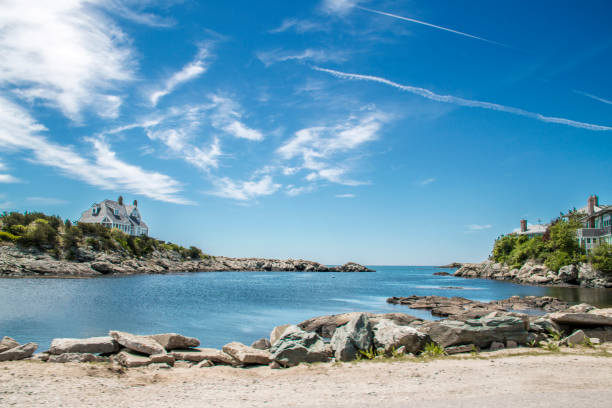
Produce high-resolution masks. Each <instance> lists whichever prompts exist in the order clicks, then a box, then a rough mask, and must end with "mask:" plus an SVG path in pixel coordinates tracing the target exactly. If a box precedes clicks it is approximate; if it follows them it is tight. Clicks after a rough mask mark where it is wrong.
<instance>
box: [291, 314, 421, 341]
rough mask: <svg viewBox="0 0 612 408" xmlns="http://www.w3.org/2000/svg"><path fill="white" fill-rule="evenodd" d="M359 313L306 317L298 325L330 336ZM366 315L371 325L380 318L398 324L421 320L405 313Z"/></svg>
mask: <svg viewBox="0 0 612 408" xmlns="http://www.w3.org/2000/svg"><path fill="white" fill-rule="evenodd" d="M359 314H360V313H359V312H351V313H342V314H337V315H329V316H318V317H313V318H312V319H308V320H305V321H303V322H301V323H299V324H298V327H300V328H301V329H302V330H305V331H307V332H315V333H317V334H318V335H319V336H321V337H324V338H332V337H333V335H334V332H335V331H336V328H337V327H339V326H344V325H345V324H347V323H348V322H349V321H350V320H351V319H353V318H354V317H355V316H358V315H359ZM366 315H367V316H368V318H369V319H370V323H371V324H372V325H375V324H376V323H378V322H379V321H380V320H382V319H387V320H392V321H393V322H394V323H395V324H397V325H399V326H408V325H411V324H414V323H417V322H422V320H421V319H419V318H417V317H414V316H411V315H409V314H405V313H384V314H374V313H366Z"/></svg>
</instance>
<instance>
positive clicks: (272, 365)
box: [268, 361, 282, 370]
mask: <svg viewBox="0 0 612 408" xmlns="http://www.w3.org/2000/svg"><path fill="white" fill-rule="evenodd" d="M268 367H270V368H271V369H272V370H278V369H279V368H281V367H282V366H281V365H280V364H279V363H278V361H273V362H271V363H270V364H269V365H268Z"/></svg>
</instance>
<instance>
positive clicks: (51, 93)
mask: <svg viewBox="0 0 612 408" xmlns="http://www.w3.org/2000/svg"><path fill="white" fill-rule="evenodd" d="M92 3H96V2H91V1H86V0H74V1H42V2H37V4H35V5H33V4H32V3H31V2H28V1H22V0H6V1H3V2H2V12H1V13H0V27H2V30H0V55H2V58H0V86H3V87H6V88H7V89H9V90H12V91H13V92H14V93H15V94H17V95H18V96H19V97H21V98H24V99H26V100H28V101H35V100H40V101H43V102H45V103H48V104H49V105H52V106H54V107H57V108H59V109H60V110H61V111H62V112H63V114H64V115H65V116H67V117H69V118H71V119H73V120H76V121H78V120H80V119H81V112H82V111H83V110H84V109H91V110H93V111H95V112H96V113H97V114H98V115H100V116H103V117H116V116H117V115H118V111H119V107H120V105H121V102H122V100H121V97H120V96H118V95H115V94H114V93H115V92H116V91H117V86H118V85H120V84H121V83H122V82H124V81H128V80H131V79H132V72H133V69H134V65H135V64H134V60H133V55H132V51H131V49H130V46H129V41H128V38H127V36H126V34H125V33H124V32H123V31H121V29H120V28H118V27H117V26H116V25H115V24H113V23H112V22H111V21H110V20H109V19H108V18H107V17H105V15H104V14H103V13H102V12H101V11H100V10H98V9H96V8H95V7H93V6H92ZM97 3H99V4H103V3H104V1H102V0H100V1H97Z"/></svg>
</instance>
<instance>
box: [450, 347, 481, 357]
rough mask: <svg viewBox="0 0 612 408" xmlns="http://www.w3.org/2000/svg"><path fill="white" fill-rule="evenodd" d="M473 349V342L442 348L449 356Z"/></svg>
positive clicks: (474, 348)
mask: <svg viewBox="0 0 612 408" xmlns="http://www.w3.org/2000/svg"><path fill="white" fill-rule="evenodd" d="M474 350H476V345H474V344H463V345H461V346H453V347H447V348H445V349H444V351H445V352H446V354H448V355H449V356H450V355H453V354H459V353H471V352H472V351H474Z"/></svg>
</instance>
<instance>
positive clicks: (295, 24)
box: [268, 18, 325, 34]
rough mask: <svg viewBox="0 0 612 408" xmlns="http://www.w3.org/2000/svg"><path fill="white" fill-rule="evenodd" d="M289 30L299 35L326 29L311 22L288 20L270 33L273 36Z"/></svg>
mask: <svg viewBox="0 0 612 408" xmlns="http://www.w3.org/2000/svg"><path fill="white" fill-rule="evenodd" d="M288 30H294V31H295V32H296V33H298V34H303V33H306V32H313V31H324V30H325V27H324V26H323V25H321V24H320V23H317V22H315V21H310V20H298V19H295V18H288V19H285V20H283V22H282V23H281V25H280V26H278V27H276V28H273V29H272V30H270V31H268V32H269V33H271V34H278V33H284V32H285V31H288Z"/></svg>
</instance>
